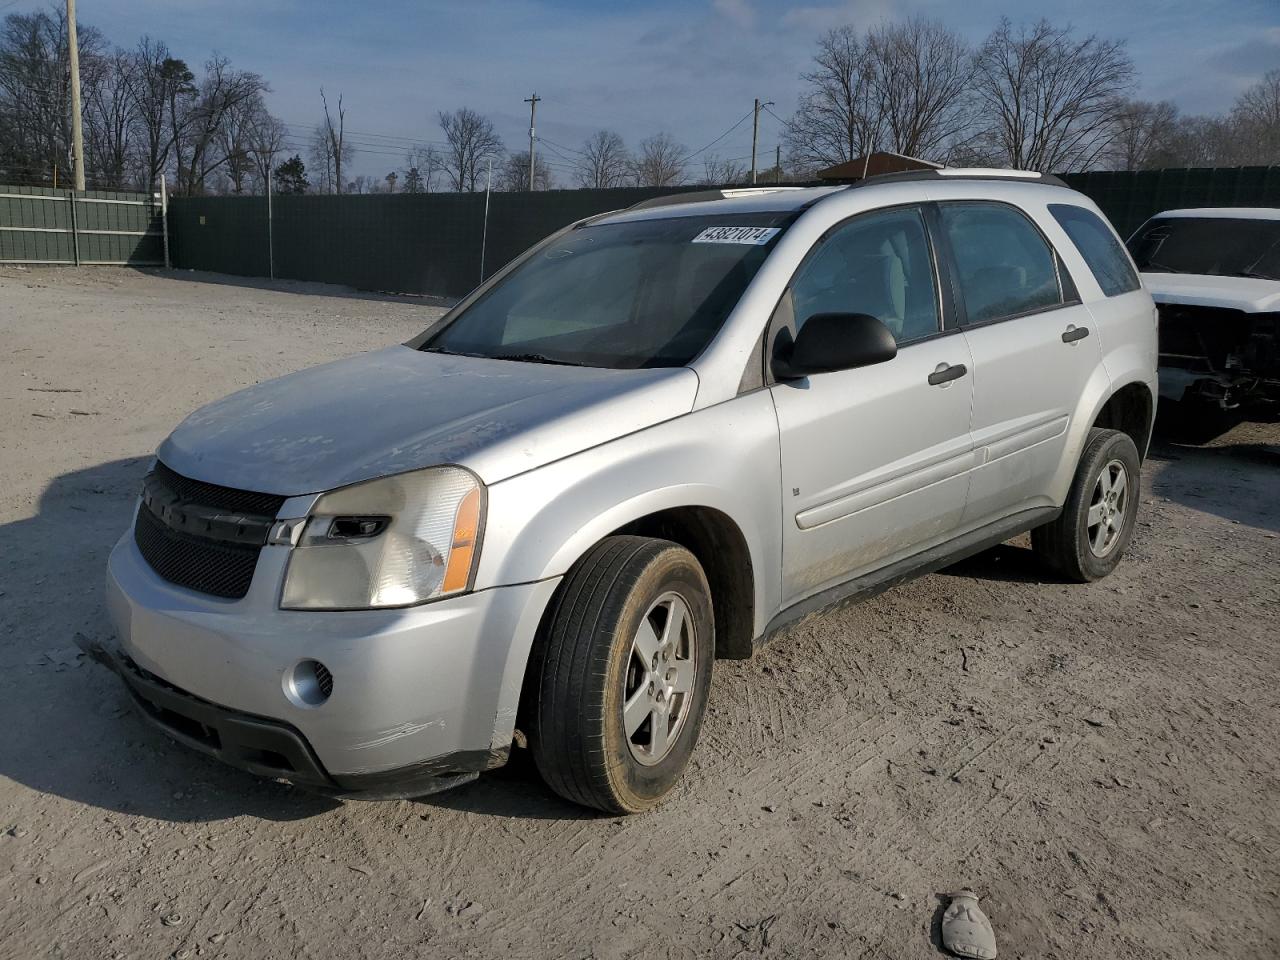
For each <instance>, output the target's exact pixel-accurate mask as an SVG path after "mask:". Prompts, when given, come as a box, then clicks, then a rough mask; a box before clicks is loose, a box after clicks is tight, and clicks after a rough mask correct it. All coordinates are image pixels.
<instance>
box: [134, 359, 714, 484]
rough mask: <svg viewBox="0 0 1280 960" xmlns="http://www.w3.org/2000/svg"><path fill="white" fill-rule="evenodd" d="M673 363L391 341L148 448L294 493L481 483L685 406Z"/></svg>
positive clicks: (693, 384) (694, 381) (213, 472)
mask: <svg viewBox="0 0 1280 960" xmlns="http://www.w3.org/2000/svg"><path fill="white" fill-rule="evenodd" d="M697 389H698V377H697V374H695V373H694V372H693V371H692V370H689V369H688V368H685V367H680V368H670V369H655V370H601V369H596V368H588V367H570V366H562V365H551V364H539V363H523V362H517V361H511V360H491V359H485V358H477V357H460V356H449V355H444V354H439V353H424V352H422V351H420V350H414V349H412V348H410V347H404V346H396V347H390V348H388V349H385V350H377V351H374V352H372V353H365V354H361V355H359V356H354V357H348V358H346V359H344V360H338V361H336V362H334V363H328V364H325V365H323V366H319V367H312V368H310V369H308V370H301V371H299V372H298V373H292V374H289V375H288V376H285V377H280V378H279V379H277V380H269V381H266V382H264V383H260V384H257V385H256V386H252V387H249V388H248V389H245V390H241V391H239V392H238V393H233V394H232V395H231V396H229V397H226V398H224V399H222V400H218V401H216V402H215V403H211V404H209V405H208V406H206V407H202V408H201V409H199V410H197V411H196V412H195V413H193V414H191V416H189V417H187V419H186V420H184V421H183V422H182V423H181V424H179V425H178V427H177V429H176V430H174V431H173V433H172V434H170V435H169V438H168V439H167V440H165V441H164V443H163V444H161V446H160V450H159V451H158V453H159V457H160V459H161V460H162V461H164V463H165V464H166V465H168V466H169V467H170V468H172V469H173V470H176V471H177V472H178V473H181V474H183V475H185V476H188V477H192V478H194V479H197V480H203V481H205V482H207V483H216V484H220V485H222V486H227V487H235V488H238V489H241V490H256V491H258V492H261V493H274V494H280V495H284V496H296V495H299V494H305V493H316V492H320V491H324V490H332V489H334V488H335V487H341V486H344V485H346V484H349V483H355V482H357V481H360V480H368V479H371V478H373V477H380V476H387V475H390V474H394V473H403V472H404V471H406V470H414V469H418V468H420V467H430V466H436V465H439V464H445V463H457V464H461V465H463V466H466V467H469V468H470V469H472V470H474V471H475V472H476V473H477V474H478V475H479V477H480V479H481V480H483V481H484V482H486V483H496V482H497V481H499V480H502V479H504V478H506V477H509V476H512V475H514V474H517V473H522V472H524V471H526V470H531V469H533V468H534V467H538V466H541V465H542V464H544V463H549V462H551V461H553V460H558V459H560V458H561V457H566V456H569V455H570V454H573V453H577V452H578V451H580V450H585V449H587V448H588V447H592V446H596V445H597V444H600V443H604V442H606V441H608V440H612V439H614V438H616V437H620V436H623V435H625V434H628V433H633V432H635V431H636V430H642V429H644V428H645V427H649V426H652V425H653V424H656V423H661V422H662V421H664V420H669V419H671V418H673V417H678V416H680V415H681V414H685V413H688V412H689V411H690V410H691V409H692V407H693V401H694V397H695V396H696V394H697Z"/></svg>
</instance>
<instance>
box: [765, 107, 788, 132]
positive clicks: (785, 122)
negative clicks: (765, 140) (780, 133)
mask: <svg viewBox="0 0 1280 960" xmlns="http://www.w3.org/2000/svg"><path fill="white" fill-rule="evenodd" d="M764 112H765V113H767V114H768V115H769V116H771V117H773V119H775V120H777V121H778V122H779V123H780V124H782V125H783V126H784V127H786V126H790V124H788V123H787V121H785V120H783V119H782V118H781V117H780V116H778V115H777V114H776V113H774V112H773V111H772V110H770V109H769V108H768V107H765V108H764Z"/></svg>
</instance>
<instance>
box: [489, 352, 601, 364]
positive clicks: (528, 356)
mask: <svg viewBox="0 0 1280 960" xmlns="http://www.w3.org/2000/svg"><path fill="white" fill-rule="evenodd" d="M490 359H492V360H518V361H521V362H523V363H554V364H558V365H560V366H565V367H585V366H586V364H585V363H578V362H577V361H575V360H560V359H558V358H556V357H548V356H547V355H546V354H543V353H495V354H493V355H492V356H491V357H490Z"/></svg>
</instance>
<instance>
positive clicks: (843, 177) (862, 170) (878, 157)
mask: <svg viewBox="0 0 1280 960" xmlns="http://www.w3.org/2000/svg"><path fill="white" fill-rule="evenodd" d="M940 169H942V164H940V163H934V162H932V161H931V160H920V159H918V158H917V157H908V156H904V155H903V154H901V153H889V152H888V151H886V150H877V151H876V152H874V153H871V154H868V155H867V156H865V157H857V158H855V159H853V160H846V161H845V162H844V163H837V164H836V165H835V166H834V167H827V169H825V170H819V171H818V179H819V180H830V181H835V182H840V183H848V182H849V181H852V180H861V179H862V178H863V177H878V176H881V175H883V174H886V173H905V172H906V171H908V170H940Z"/></svg>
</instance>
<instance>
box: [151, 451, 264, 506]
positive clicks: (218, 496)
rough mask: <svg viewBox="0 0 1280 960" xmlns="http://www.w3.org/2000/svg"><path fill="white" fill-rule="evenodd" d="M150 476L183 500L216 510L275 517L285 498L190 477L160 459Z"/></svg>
mask: <svg viewBox="0 0 1280 960" xmlns="http://www.w3.org/2000/svg"><path fill="white" fill-rule="evenodd" d="M152 476H154V477H155V478H156V479H157V480H159V481H160V482H161V483H162V484H164V486H166V487H168V488H169V489H170V490H172V491H173V492H174V493H176V494H177V495H178V499H179V500H182V501H184V502H186V503H198V504H200V506H202V507H217V508H218V509H219V510H231V511H237V510H238V511H240V512H242V513H252V514H257V515H258V516H260V517H275V515H276V514H277V513H279V512H280V507H281V506H282V505H283V504H284V502H285V500H286V499H287V498H286V497H281V496H279V495H277V494H274V493H254V492H253V491H252V490H235V489H232V488H231V487H220V486H218V485H217V484H216V483H205V482H204V481H203V480H192V479H191V478H190V477H184V476H183V475H182V474H180V473H174V472H173V471H172V470H170V469H169V468H168V467H166V466H165V465H164V464H163V463H161V462H160V461H159V460H157V461H156V468H155V470H154V471H152Z"/></svg>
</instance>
